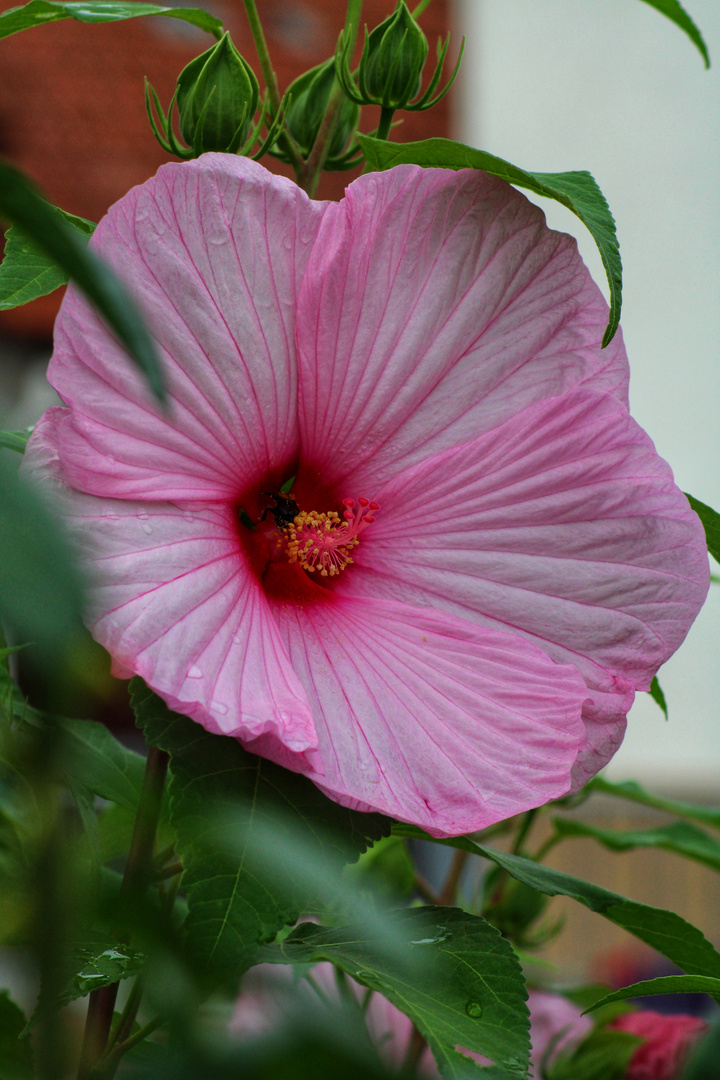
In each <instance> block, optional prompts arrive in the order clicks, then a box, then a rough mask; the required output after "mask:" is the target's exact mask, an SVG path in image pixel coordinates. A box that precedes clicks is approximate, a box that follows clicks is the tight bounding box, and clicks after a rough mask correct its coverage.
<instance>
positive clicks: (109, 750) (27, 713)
mask: <svg viewBox="0 0 720 1080" xmlns="http://www.w3.org/2000/svg"><path fill="white" fill-rule="evenodd" d="M13 651H14V650H13ZM0 706H2V708H4V710H5V713H6V714H7V716H8V717H9V718H11V719H13V720H14V721H16V722H17V721H22V722H24V723H25V724H29V725H32V726H33V727H35V728H43V727H50V726H52V727H54V728H57V729H59V730H60V731H61V732H62V739H61V744H60V746H59V747H58V755H59V763H60V764H61V766H62V768H63V771H64V772H65V775H66V777H67V779H68V782H69V783H70V784H71V785H75V786H77V788H78V790H79V791H80V792H81V791H82V790H83V789H86V790H87V791H90V792H92V794H93V795H99V796H100V798H102V799H108V800H109V801H110V802H114V803H117V804H118V805H120V806H123V807H125V808H126V809H128V810H131V811H133V812H134V811H135V810H136V809H137V804H138V799H139V797H140V789H141V787H142V782H143V776H144V774H145V760H144V758H143V757H142V755H141V754H138V753H136V752H135V751H134V750H130V749H129V748H128V747H127V746H123V744H122V743H121V742H119V741H118V740H117V739H116V738H115V736H114V735H113V734H112V733H111V732H110V731H109V730H108V729H107V728H106V727H105V725H104V724H102V723H99V722H98V721H95V720H71V719H68V718H66V717H60V716H51V715H50V714H48V713H44V712H41V711H40V710H39V709H34V708H33V707H32V706H30V705H28V703H27V701H26V700H25V698H24V697H23V695H22V694H21V692H20V690H19V688H18V687H17V686H16V685H15V683H14V682H13V680H12V678H11V677H10V674H9V671H8V668H7V664H1V665H0Z"/></svg>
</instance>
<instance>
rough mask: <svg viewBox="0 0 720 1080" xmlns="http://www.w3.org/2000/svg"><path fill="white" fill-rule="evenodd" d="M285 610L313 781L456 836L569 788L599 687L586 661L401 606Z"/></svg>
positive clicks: (284, 629) (355, 602)
mask: <svg viewBox="0 0 720 1080" xmlns="http://www.w3.org/2000/svg"><path fill="white" fill-rule="evenodd" d="M322 591H323V590H321V589H320V588H319V587H318V588H317V592H318V593H321V592H322ZM275 616H276V618H277V620H278V624H279V626H280V630H281V634H282V636H283V639H284V641H285V642H286V647H287V649H288V653H289V655H290V658H291V660H292V664H293V667H294V669H295V671H296V672H297V673H298V676H299V678H300V681H301V682H302V684H303V686H304V687H305V690H306V692H307V695H308V698H309V700H310V703H311V705H312V707H313V712H314V714H315V717H316V726H317V733H318V748H319V755H320V758H321V760H322V763H323V768H324V775H323V776H322V777H318V776H313V774H312V773H310V774H309V775H310V776H311V777H312V778H313V779H314V780H315V781H316V783H318V784H319V786H320V787H321V788H322V789H323V791H326V792H327V793H328V794H329V795H331V797H332V798H333V799H336V800H337V801H339V802H341V803H343V804H345V805H350V806H354V807H357V808H359V809H373V810H380V811H382V812H383V813H386V814H390V815H391V816H392V817H395V818H399V819H400V820H402V821H411V822H414V823H415V824H418V825H420V826H422V828H424V829H427V830H428V831H429V832H431V833H432V834H433V835H435V836H452V835H457V834H458V833H462V832H472V831H474V830H476V829H481V828H484V827H485V826H486V825H488V824H490V822H493V821H498V820H501V819H502V818H505V817H509V816H510V815H512V814H517V813H520V812H521V811H523V810H527V809H529V808H530V807H532V806H539V805H541V804H542V803H544V802H546V801H547V800H548V799H552V798H556V797H558V796H560V795H563V794H565V792H566V791H567V789H568V787H569V783H570V771H571V769H572V765H573V762H574V760H575V757H576V754H577V748H578V745H579V744H580V742H581V741H582V723H581V720H580V713H581V709H582V703H583V700H584V699H585V696H586V693H587V691H586V688H585V685H584V683H583V680H582V679H581V678H580V676H579V675H578V673H577V672H576V671H575V669H574V668H573V667H570V666H564V665H559V664H555V663H553V662H552V661H551V660H549V659H548V658H547V657H546V656H545V655H544V653H542V652H541V650H540V649H538V648H536V647H535V646H533V645H531V644H530V643H529V642H525V641H523V640H522V638H520V637H518V636H517V635H515V634H505V633H498V632H497V631H494V630H487V629H485V628H484V627H479V626H474V625H473V624H472V623H470V622H468V621H467V620H463V619H458V618H454V617H452V616H448V615H443V614H440V613H436V612H433V611H429V610H424V611H423V610H420V609H417V608H412V607H409V606H408V605H406V604H397V603H394V602H392V601H385V600H375V599H372V598H368V599H362V600H361V599H357V598H354V597H341V596H339V595H338V594H335V596H332V595H331V596H330V597H329V598H328V599H325V600H322V599H321V598H320V597H318V601H317V602H316V603H314V604H311V603H310V604H308V603H306V604H305V605H303V606H302V608H300V607H292V606H290V605H289V604H277V605H276V606H275Z"/></svg>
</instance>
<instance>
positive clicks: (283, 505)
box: [260, 491, 300, 530]
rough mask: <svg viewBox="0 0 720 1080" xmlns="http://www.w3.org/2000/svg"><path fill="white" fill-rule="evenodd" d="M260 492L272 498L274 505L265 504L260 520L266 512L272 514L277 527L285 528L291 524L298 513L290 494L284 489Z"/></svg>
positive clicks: (263, 518) (296, 505)
mask: <svg viewBox="0 0 720 1080" xmlns="http://www.w3.org/2000/svg"><path fill="white" fill-rule="evenodd" d="M262 494H263V495H267V496H268V498H270V499H273V500H274V502H275V505H274V506H266V507H265V509H264V510H263V512H262V515H261V517H260V520H261V521H264V520H265V518H266V517H267V515H268V514H272V516H273V517H274V518H275V524H276V525H277V527H278V529H283V530H285V529H287V527H288V525H292V523H293V521H294V520H295V518H296V517H297V516H298V514H299V513H300V510H299V508H298V504H297V503H296V502H295V500H294V499H293V497H292V495H288V494H287V492H285V491H263V492H262Z"/></svg>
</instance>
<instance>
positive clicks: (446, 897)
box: [438, 849, 470, 904]
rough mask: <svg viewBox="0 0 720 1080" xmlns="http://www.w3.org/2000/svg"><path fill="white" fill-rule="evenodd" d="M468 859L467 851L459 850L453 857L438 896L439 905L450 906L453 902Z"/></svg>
mask: <svg viewBox="0 0 720 1080" xmlns="http://www.w3.org/2000/svg"><path fill="white" fill-rule="evenodd" d="M469 857H470V852H469V851H460V850H459V849H458V850H457V851H456V852H455V853H454V855H453V861H452V863H451V864H450V870H449V871H448V876H447V877H446V879H445V884H444V885H443V887H442V890H441V891H440V895H439V896H438V903H439V904H452V903H453V901H454V900H455V894H456V893H457V887H458V885H459V884H460V875H461V874H462V872H463V870H464V869H465V863H466V862H467V861H468V858H469Z"/></svg>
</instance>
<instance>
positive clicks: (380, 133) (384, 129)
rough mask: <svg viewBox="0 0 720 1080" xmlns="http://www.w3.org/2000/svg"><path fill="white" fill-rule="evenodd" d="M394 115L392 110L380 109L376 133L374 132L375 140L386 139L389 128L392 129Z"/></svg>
mask: <svg viewBox="0 0 720 1080" xmlns="http://www.w3.org/2000/svg"><path fill="white" fill-rule="evenodd" d="M394 115H395V110H394V109H385V108H382V109H381V110H380V123H379V124H378V129H377V131H376V132H375V138H376V139H387V137H388V135H389V134H390V128H391V127H392V122H393V116H394Z"/></svg>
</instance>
